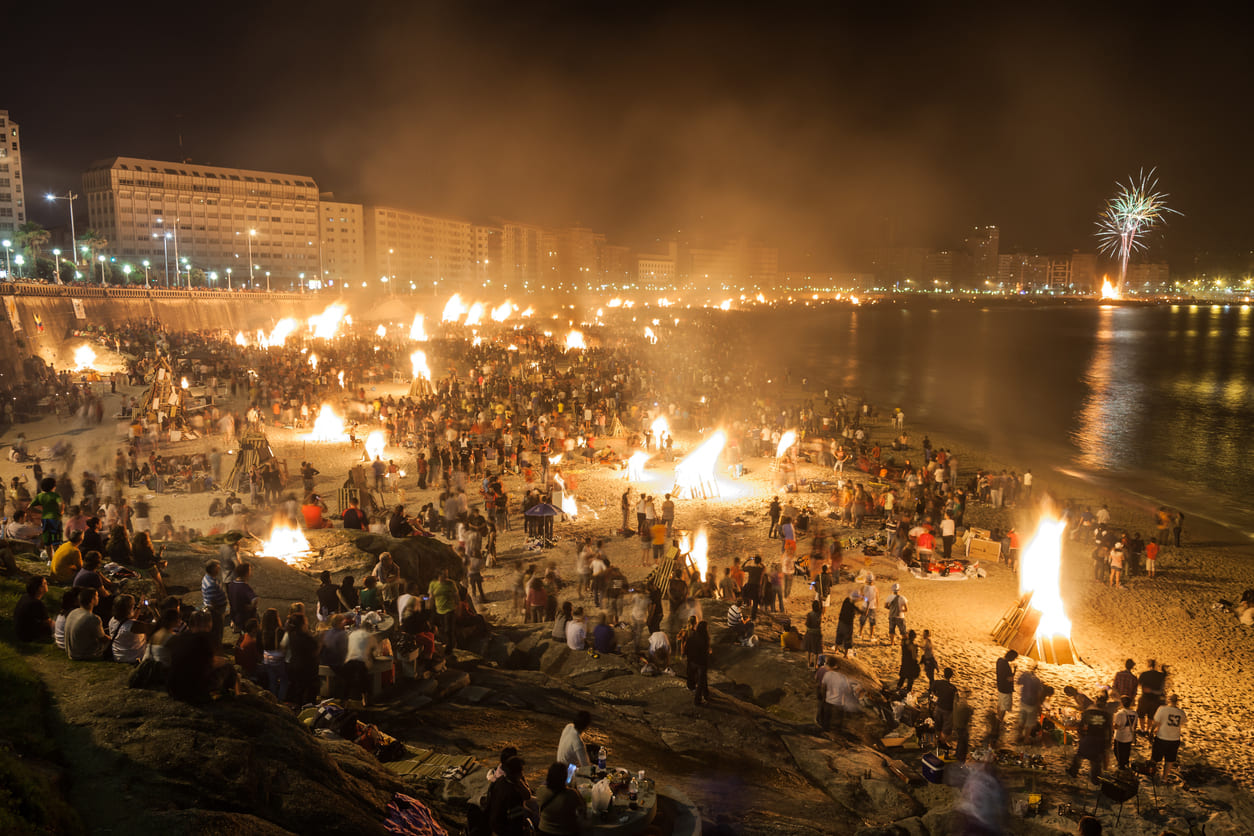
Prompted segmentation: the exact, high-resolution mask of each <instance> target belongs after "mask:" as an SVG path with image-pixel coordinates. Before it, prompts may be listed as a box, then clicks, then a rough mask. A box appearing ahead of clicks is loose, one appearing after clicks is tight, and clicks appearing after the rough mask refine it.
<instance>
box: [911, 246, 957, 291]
mask: <svg viewBox="0 0 1254 836" xmlns="http://www.w3.org/2000/svg"><path fill="white" fill-rule="evenodd" d="M955 261H958V262H959V264H961V261H962V259H961V258H958V259H955V258H954V253H952V252H951V251H949V250H937V251H936V252H930V253H928V254H927V257H926V258H925V259H923V280H922V281H921V282H916V283H915V285H914V289H915V290H946V289H948V288H950V287H951V286H952V285H953V280H954V262H955Z"/></svg>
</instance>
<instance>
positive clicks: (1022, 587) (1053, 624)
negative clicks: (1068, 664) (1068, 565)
mask: <svg viewBox="0 0 1254 836" xmlns="http://www.w3.org/2000/svg"><path fill="white" fill-rule="evenodd" d="M1066 527H1067V523H1066V522H1065V521H1064V520H1059V519H1055V518H1053V517H1052V516H1046V517H1042V518H1041V522H1040V525H1039V526H1038V527H1037V529H1036V534H1035V535H1034V536H1033V537H1032V542H1030V543H1028V545H1027V548H1025V549H1024V550H1023V554H1022V555H1020V557H1019V592H1020V593H1024V592H1031V593H1032V608H1033V609H1036V610H1039V611H1040V613H1041V623H1040V626H1039V627H1037V630H1036V634H1037V635H1038V636H1064V637H1067V638H1070V637H1071V619H1069V618H1067V611H1066V607H1065V606H1064V605H1063V602H1062V589H1061V586H1060V576H1061V574H1062V532H1063V529H1065V528H1066Z"/></svg>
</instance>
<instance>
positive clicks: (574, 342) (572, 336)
mask: <svg viewBox="0 0 1254 836" xmlns="http://www.w3.org/2000/svg"><path fill="white" fill-rule="evenodd" d="M587 347H588V344H587V343H586V342H584V338H583V333H582V332H580V331H571V332H570V333H569V334H567V335H566V350H567V351H570V350H571V349H572V348H580V349H583V348H587Z"/></svg>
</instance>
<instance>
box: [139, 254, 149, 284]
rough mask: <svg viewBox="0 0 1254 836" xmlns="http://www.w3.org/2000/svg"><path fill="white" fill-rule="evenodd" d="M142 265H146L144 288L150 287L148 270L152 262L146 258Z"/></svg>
mask: <svg viewBox="0 0 1254 836" xmlns="http://www.w3.org/2000/svg"><path fill="white" fill-rule="evenodd" d="M140 263H141V264H143V265H144V287H150V285H149V284H148V268H149V266H151V264H152V262H150V261H149V260H148V259H146V258H145V259H144V260H143V261H142V262H140Z"/></svg>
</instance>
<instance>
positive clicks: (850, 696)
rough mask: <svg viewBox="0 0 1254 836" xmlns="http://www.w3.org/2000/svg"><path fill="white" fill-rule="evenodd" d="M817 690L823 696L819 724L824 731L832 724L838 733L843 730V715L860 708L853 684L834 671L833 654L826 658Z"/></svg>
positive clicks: (834, 660) (834, 657)
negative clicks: (825, 668)
mask: <svg viewBox="0 0 1254 836" xmlns="http://www.w3.org/2000/svg"><path fill="white" fill-rule="evenodd" d="M819 689H820V691H821V692H822V695H823V705H822V708H821V711H822V713H821V714H820V717H819V721H820V722H819V724H820V725H821V726H822V727H823V730H824V731H827V730H828V729H830V728H831V727H832V725H833V724H835V726H836V730H837V731H840V730H841V729H842V728H844V724H845V713H846V712H848V711H858V710H860V708H861V706H860V705H859V703H858V695H857V692H856V691H854V688H853V682H852V681H850V679H849V677H847V676H845V675H844V674H843V673H841V672H840V671H838V670H836V655H835V654H832V655H829V656H828V657H827V670H826V671H825V672H824V674H823V677H822V679H820V680H819Z"/></svg>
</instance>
